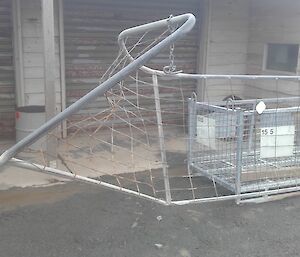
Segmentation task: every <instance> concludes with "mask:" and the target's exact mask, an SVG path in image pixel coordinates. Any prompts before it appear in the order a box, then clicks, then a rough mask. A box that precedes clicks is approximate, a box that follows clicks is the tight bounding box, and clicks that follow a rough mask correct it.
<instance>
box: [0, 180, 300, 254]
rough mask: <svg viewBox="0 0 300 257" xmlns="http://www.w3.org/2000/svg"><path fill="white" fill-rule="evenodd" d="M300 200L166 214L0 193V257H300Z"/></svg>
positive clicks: (64, 196)
mask: <svg viewBox="0 0 300 257" xmlns="http://www.w3.org/2000/svg"><path fill="white" fill-rule="evenodd" d="M299 213H300V197H296V198H289V199H284V200H281V201H276V202H269V203H264V204H253V205H250V204H246V205H242V206H237V205H236V204H235V203H234V202H231V201H227V202H218V203H212V204H201V205H200V204H198V205H187V206H181V207H164V206H161V205H158V204H154V203H152V202H149V201H146V200H142V199H138V198H135V197H132V196H128V195H124V194H121V193H119V192H113V191H109V190H107V189H102V188H99V187H96V186H90V185H82V184H79V183H75V182H72V183H67V184H65V185H56V186H52V187H43V188H25V189H24V188H23V189H22V188H11V189H10V190H6V191H1V192H0V249H1V250H0V256H1V257H8V256H9V257H27V256H28V257H29V256H30V257H34V256H38V257H40V256H43V257H47V256H49V257H50V256H51V257H54V256H59V257H66V256H68V257H77V256H78V257H79V256H80V257H83V256H89V257H92V256H95V257H96V256H97V257H99V256H105V257H108V256H115V257H126V256H128V257H154V256H159V257H162V256H164V257H177V256H178V257H190V256H195V257H200V256H201V257H208V256H211V257H212V256H213V257H216V256H222V257H227V256H228V257H233V256H241V257H248V256H249V257H250V256H251V257H255V256H260V257H262V256H266V257H270V256H272V257H277V256H278V257H282V256H299V255H300V244H299V241H300V219H299Z"/></svg>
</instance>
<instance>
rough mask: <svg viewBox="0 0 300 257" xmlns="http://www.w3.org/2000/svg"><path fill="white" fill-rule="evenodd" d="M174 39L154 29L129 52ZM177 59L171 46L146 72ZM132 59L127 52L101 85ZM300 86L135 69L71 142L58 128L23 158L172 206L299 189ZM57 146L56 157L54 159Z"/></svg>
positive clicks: (85, 116) (170, 66)
mask: <svg viewBox="0 0 300 257" xmlns="http://www.w3.org/2000/svg"><path fill="white" fill-rule="evenodd" d="M172 30H174V28H172ZM169 34H170V28H166V29H165V30H161V31H155V32H153V31H146V32H145V33H143V34H142V35H140V36H138V37H137V36H135V37H131V38H126V40H125V42H126V48H127V50H128V52H129V53H130V55H131V56H132V58H133V59H136V58H138V57H139V56H141V55H142V54H143V53H144V52H145V51H147V50H149V49H150V48H151V47H153V46H154V45H156V44H158V43H159V42H161V41H162V40H163V39H164V38H165V37H166V36H168V35H169ZM185 44H188V43H185ZM174 56H175V57H176V47H175V49H174V47H173V46H171V48H170V49H166V50H165V51H162V52H161V53H160V54H159V55H158V56H157V57H156V58H154V59H153V60H151V61H150V62H149V63H148V64H147V66H148V67H151V68H153V69H156V70H161V71H163V70H164V71H166V72H168V71H170V72H174V71H175V72H176V70H175V68H174V67H175V66H174ZM130 61H131V60H130V58H128V53H127V52H126V51H124V50H120V52H119V53H118V55H117V57H116V59H115V60H114V62H113V63H112V65H111V66H110V67H109V68H108V69H107V71H106V72H105V73H104V74H103V75H102V77H101V79H100V83H101V82H103V81H106V80H107V79H109V78H110V77H112V76H113V75H114V74H116V73H117V72H118V71H120V70H122V69H123V68H124V67H126V65H127V64H128V63H129V62H130ZM176 64H177V70H180V69H183V70H184V63H182V62H180V59H179V60H178V61H177V59H176ZM196 86H198V90H197V91H198V96H195V94H193V92H195V91H196ZM299 88H300V87H299V79H279V78H278V77H274V78H268V79H258V78H257V79H255V77H252V78H250V79H249V78H247V79H242V78H234V77H230V76H228V77H227V78H225V77H224V78H222V79H220V78H209V77H207V78H205V77H203V78H202V79H199V80H198V82H196V81H195V80H191V79H174V77H173V78H172V76H162V77H157V76H156V75H151V74H147V73H145V72H144V71H142V70H136V71H134V72H132V74H130V75H129V76H128V77H127V78H126V79H124V80H122V81H120V82H119V83H118V84H116V85H115V87H113V88H112V89H111V90H109V91H107V92H106V93H105V95H104V96H98V98H97V99H96V101H94V102H91V103H89V104H88V105H86V106H85V107H84V108H83V109H81V110H80V111H79V112H78V113H76V114H74V115H72V116H71V117H69V118H68V120H66V121H65V122H66V131H67V134H68V135H67V137H65V138H62V137H61V128H58V129H56V130H54V131H51V132H49V133H48V135H47V136H45V137H43V138H42V139H40V140H39V141H38V142H37V143H35V144H34V145H31V146H29V147H28V148H26V149H25V150H24V151H23V152H21V153H19V155H18V157H19V158H20V159H22V160H26V161H27V162H29V163H38V164H42V165H44V166H47V165H48V161H49V160H52V159H55V160H56V163H57V168H58V169H59V170H63V171H65V172H68V173H70V174H76V175H80V176H84V177H88V178H92V179H93V180H97V181H101V182H105V183H106V184H105V185H112V186H113V187H114V188H115V189H120V190H122V189H126V190H129V191H127V192H132V193H135V194H140V195H144V196H150V197H152V199H162V200H164V201H166V202H171V201H174V202H175V201H184V200H186V201H193V200H201V199H203V200H205V199H223V197H224V199H227V198H228V196H229V198H230V197H231V196H232V198H235V199H241V198H242V196H243V195H244V197H245V195H247V194H248V198H249V197H260V196H261V195H262V194H261V192H264V193H265V194H266V192H267V191H270V190H273V191H272V192H271V191H270V194H274V192H276V193H279V192H280V193H282V192H283V191H284V190H287V189H291V190H290V191H292V190H298V184H299V183H300V174H298V172H296V170H297V168H298V167H299V165H300V161H298V160H300V158H299V157H300V151H299V149H298V148H299V133H298V131H299V124H300V123H299V112H298V109H299V106H300V105H299V102H300V98H299V97H298V96H299ZM200 89H201V90H200ZM189 98H191V99H190V100H189ZM243 99H244V100H243ZM246 99H250V100H246ZM264 105H265V107H264ZM258 106H260V107H258ZM259 108H261V110H259ZM266 108H267V109H269V111H267V112H264V111H265V109H266ZM270 133H271V134H270ZM53 139H55V140H56V141H57V153H56V155H55V156H51V154H49V152H48V151H46V145H47V143H49V141H51V140H52V141H53ZM284 142H287V143H284ZM274 190H277V191H274ZM280 190H282V191H280ZM226 197H227V198H226ZM246 198H247V197H246Z"/></svg>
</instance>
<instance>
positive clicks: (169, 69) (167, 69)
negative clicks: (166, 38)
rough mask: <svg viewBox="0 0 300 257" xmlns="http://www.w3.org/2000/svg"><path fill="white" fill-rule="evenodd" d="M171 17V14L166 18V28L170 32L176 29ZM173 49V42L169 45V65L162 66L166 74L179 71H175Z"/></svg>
mask: <svg viewBox="0 0 300 257" xmlns="http://www.w3.org/2000/svg"><path fill="white" fill-rule="evenodd" d="M172 18H173V15H172V14H171V15H170V16H169V18H168V20H167V22H168V29H169V31H170V34H172V33H173V32H174V31H175V30H176V26H174V24H172V21H171V19H172ZM174 50H175V44H174V43H173V44H171V45H170V54H169V65H168V66H165V67H164V68H163V71H164V73H166V74H171V73H178V72H181V71H177V72H176V65H175V55H174Z"/></svg>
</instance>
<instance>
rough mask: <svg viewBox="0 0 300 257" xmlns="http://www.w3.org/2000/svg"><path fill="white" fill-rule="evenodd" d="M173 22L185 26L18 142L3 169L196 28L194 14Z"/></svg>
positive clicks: (0, 158)
mask: <svg viewBox="0 0 300 257" xmlns="http://www.w3.org/2000/svg"><path fill="white" fill-rule="evenodd" d="M169 22H170V19H169V18H168V19H164V20H160V21H156V22H152V23H148V24H145V25H141V26H137V27H134V28H130V29H126V30H124V31H123V32H121V33H120V35H119V39H118V42H119V44H120V46H121V47H122V45H123V44H124V39H125V38H126V37H128V36H130V35H136V34H140V33H142V32H146V31H149V30H156V29H160V28H164V27H165V28H167V27H168V23H169ZM171 22H172V23H173V22H174V23H177V24H182V25H181V26H180V27H179V28H178V29H177V30H176V31H174V32H173V33H172V34H170V35H169V36H168V37H166V38H165V39H163V40H162V41H161V42H159V43H158V44H157V45H155V46H153V47H152V48H151V49H149V50H148V51H147V52H145V53H144V54H143V55H141V56H140V57H139V58H137V59H136V60H133V61H132V62H131V63H129V64H128V65H127V66H126V67H124V68H123V69H122V70H120V71H119V72H117V73H116V74H115V75H113V76H112V77H111V78H109V79H108V80H106V81H105V82H103V83H101V84H100V85H98V86H97V87H96V88H95V89H93V90H91V91H90V92H89V93H88V94H86V95H85V96H83V97H82V98H80V99H79V100H78V101H76V102H75V103H74V104H72V105H70V106H69V107H68V108H66V109H65V110H64V111H63V112H61V113H59V114H57V115H56V116H55V117H53V118H52V119H50V120H49V121H47V122H46V123H45V124H43V125H42V126H41V127H39V128H38V129H36V130H35V131H34V132H32V133H31V134H29V135H28V136H27V137H25V138H24V139H22V140H21V141H19V142H17V143H16V144H15V145H14V146H12V147H11V148H9V149H8V150H6V151H5V152H4V153H3V154H2V155H1V156H0V167H1V166H2V165H4V164H5V163H7V162H8V161H9V160H10V159H11V158H12V157H14V156H15V155H16V154H17V153H18V152H20V151H21V150H22V149H23V148H24V147H26V146H28V145H30V144H31V143H33V142H35V141H36V140H38V139H39V138H40V137H42V136H43V135H45V134H46V133H47V132H49V131H50V130H51V129H54V128H55V127H56V126H58V125H59V124H60V123H61V122H62V121H63V120H65V119H66V118H68V117H69V116H71V115H72V114H74V113H76V112H77V111H79V110H80V109H82V107H83V106H84V105H86V104H87V103H89V102H91V101H93V100H94V99H95V98H97V97H98V96H99V95H103V94H104V93H105V92H107V91H108V90H109V89H111V88H113V87H114V86H115V85H116V84H117V83H118V82H119V81H121V80H123V79H124V78H126V77H127V76H128V75H129V74H130V73H132V72H133V71H134V70H137V69H139V68H140V67H142V66H143V65H145V64H146V63H147V62H148V61H149V60H150V59H152V58H153V57H155V56H156V55H157V54H158V53H159V52H160V51H161V50H162V49H163V48H165V47H167V46H169V45H170V44H172V43H174V42H175V41H176V40H178V39H180V38H182V37H184V36H185V34H187V33H188V32H189V31H190V30H191V29H192V28H193V27H194V25H195V22H196V18H195V16H194V15H193V14H190V13H187V14H183V15H179V16H175V17H173V18H171Z"/></svg>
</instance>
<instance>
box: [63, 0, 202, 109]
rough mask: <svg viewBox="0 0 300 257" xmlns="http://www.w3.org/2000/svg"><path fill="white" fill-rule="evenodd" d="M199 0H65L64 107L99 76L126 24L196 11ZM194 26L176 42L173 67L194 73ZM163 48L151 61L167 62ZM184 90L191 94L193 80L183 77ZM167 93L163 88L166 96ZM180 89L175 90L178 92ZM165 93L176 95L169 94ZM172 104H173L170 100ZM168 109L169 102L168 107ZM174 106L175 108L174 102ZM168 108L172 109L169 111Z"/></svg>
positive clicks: (99, 106)
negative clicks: (174, 64) (65, 99)
mask: <svg viewBox="0 0 300 257" xmlns="http://www.w3.org/2000/svg"><path fill="white" fill-rule="evenodd" d="M199 11H200V1H199V0H186V1H181V0H165V1H161V0H152V1H140V0H85V1H84V0H65V1H64V29H65V32H64V33H65V59H66V91H67V92H66V95H67V105H70V104H72V103H73V102H74V101H76V100H77V99H78V98H79V97H80V96H82V95H83V94H85V93H87V92H88V91H90V90H91V89H92V88H94V87H95V86H96V85H97V83H98V81H99V78H100V77H101V75H102V74H103V73H104V72H105V71H106V69H107V68H108V67H109V66H110V65H111V64H112V62H113V60H114V59H115V58H116V56H117V54H118V45H117V37H118V34H119V33H120V32H121V31H122V30H123V29H125V28H129V27H132V26H136V25H139V24H143V23H146V22H150V21H154V20H158V19H162V18H167V17H168V16H169V15H170V14H173V15H176V14H182V13H186V12H192V13H194V14H195V15H198V13H199ZM198 31H199V28H198V26H197V27H196V28H195V29H194V31H193V32H192V33H190V34H189V35H188V38H186V39H184V40H182V41H181V42H179V43H178V44H176V49H175V55H176V65H177V67H178V69H183V70H184V71H185V72H195V70H196V65H197V64H196V63H197V52H198V45H199V43H198V41H199V36H198ZM168 58H169V56H168V50H167V49H166V52H165V53H163V54H161V55H159V56H158V57H157V58H156V59H155V60H153V61H152V62H153V63H155V62H157V63H161V60H162V59H164V61H165V62H166V64H168ZM183 83H184V85H182V86H183V87H184V88H185V94H186V96H187V95H190V94H191V92H192V91H193V90H194V87H195V82H192V81H185V82H183ZM167 93H168V92H165V94H167ZM178 93H179V92H178ZM170 97H173V98H176V97H177V98H178V97H181V96H176V95H174V94H172V93H170ZM102 103H104V104H105V103H106V101H105V98H99V99H98V102H97V103H94V104H90V105H89V108H90V110H85V112H91V109H92V108H96V109H97V111H100V110H99V109H100V108H101V107H103V106H102ZM174 104H177V105H178V103H174ZM170 108H172V106H171V107H170ZM174 108H175V109H176V108H178V106H174ZM174 108H173V109H174Z"/></svg>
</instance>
